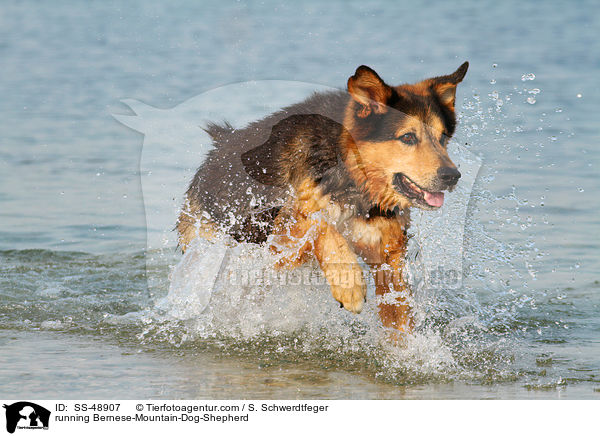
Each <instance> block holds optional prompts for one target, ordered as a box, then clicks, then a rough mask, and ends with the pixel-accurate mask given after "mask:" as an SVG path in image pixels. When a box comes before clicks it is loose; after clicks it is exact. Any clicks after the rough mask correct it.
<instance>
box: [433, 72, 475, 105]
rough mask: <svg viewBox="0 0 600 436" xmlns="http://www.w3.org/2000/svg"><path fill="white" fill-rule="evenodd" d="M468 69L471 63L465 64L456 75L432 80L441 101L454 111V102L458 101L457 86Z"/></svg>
mask: <svg viewBox="0 0 600 436" xmlns="http://www.w3.org/2000/svg"><path fill="white" fill-rule="evenodd" d="M468 68H469V63H468V62H465V63H464V64H462V65H461V66H460V67H458V70H456V71H455V72H454V73H452V74H449V75H447V76H440V77H435V78H434V79H432V82H433V89H434V90H435V92H436V93H437V94H438V95H439V96H440V100H441V101H442V103H444V104H445V105H447V106H449V107H451V108H452V109H454V100H455V99H456V85H458V84H459V83H460V82H462V79H464V77H465V74H467V69H468Z"/></svg>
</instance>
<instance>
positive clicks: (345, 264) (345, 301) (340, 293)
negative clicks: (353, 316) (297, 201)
mask: <svg viewBox="0 0 600 436" xmlns="http://www.w3.org/2000/svg"><path fill="white" fill-rule="evenodd" d="M314 254H315V257H316V258H317V260H318V261H319V264H320V265H321V269H322V270H323V273H324V274H325V278H326V279H327V282H328V283H329V286H330V287H331V293H332V295H333V298H335V299H336V300H337V301H339V302H340V303H341V304H342V305H343V306H344V308H345V309H347V310H349V311H350V312H354V313H360V311H361V310H362V308H363V303H364V301H365V297H366V295H367V287H366V285H365V281H364V280H363V276H362V269H361V267H360V265H359V264H358V257H357V256H356V254H355V253H354V251H352V248H350V246H349V245H348V242H347V241H346V239H344V237H343V236H342V235H341V234H340V233H339V232H338V231H337V230H336V229H335V228H333V227H332V226H330V225H328V224H320V225H319V228H318V233H317V235H316V238H315V246H314Z"/></svg>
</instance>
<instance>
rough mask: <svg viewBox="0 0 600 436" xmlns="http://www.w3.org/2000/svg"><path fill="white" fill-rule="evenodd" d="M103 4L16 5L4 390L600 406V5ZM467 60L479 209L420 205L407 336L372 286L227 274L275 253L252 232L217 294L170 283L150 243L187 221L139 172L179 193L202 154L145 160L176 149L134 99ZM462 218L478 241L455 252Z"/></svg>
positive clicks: (394, 74)
mask: <svg viewBox="0 0 600 436" xmlns="http://www.w3.org/2000/svg"><path fill="white" fill-rule="evenodd" d="M87 7H88V8H89V9H85V10H84V8H83V6H73V5H72V4H67V3H64V4H61V3H54V4H52V5H50V4H37V3H33V2H19V3H12V4H6V5H4V6H3V13H2V15H0V21H1V22H2V25H1V26H0V34H1V38H0V41H2V42H1V43H0V58H1V59H2V66H3V74H2V77H1V78H0V83H2V84H3V85H4V86H3V88H4V89H5V92H4V93H3V98H2V99H0V114H1V115H2V116H0V131H1V132H2V139H1V146H0V181H1V183H0V202H1V204H2V206H1V208H0V343H1V344H2V345H1V347H2V350H3V352H2V353H1V355H0V363H2V364H1V365H0V367H2V370H1V372H0V386H2V388H0V397H15V398H16V397H33V398H35V397H45V398H81V397H88V398H91V397H93V398H114V397H118V398H144V397H163V398H410V399H413V398H506V399H508V398H598V395H600V394H599V391H600V340H599V337H600V321H599V316H598V315H599V314H600V309H599V308H600V296H599V291H600V278H599V275H598V272H599V271H600V262H599V257H598V253H597V247H598V245H599V244H598V243H599V242H600V241H599V239H598V234H599V233H598V224H599V218H598V217H599V214H598V211H599V200H598V196H597V195H596V194H595V193H596V191H597V188H598V176H597V173H598V170H597V168H598V163H599V157H600V152H599V151H598V147H597V146H596V145H597V144H598V140H599V139H600V138H599V135H598V127H599V124H598V121H597V113H598V104H597V102H598V101H599V100H598V98H599V97H600V95H599V94H600V90H599V88H598V86H597V85H596V80H597V79H596V75H597V74H596V73H597V71H598V67H599V66H600V65H599V59H600V56H599V55H600V43H599V42H598V40H597V37H596V35H595V32H594V30H595V29H597V28H598V24H600V23H599V21H600V11H599V8H598V7H597V6H596V5H594V4H593V3H592V2H590V3H589V4H586V3H579V4H578V6H576V7H571V8H569V9H568V10H565V9H564V8H561V7H557V5H553V4H551V2H550V3H547V4H546V3H545V4H543V5H542V4H538V5H533V4H531V5H527V4H522V3H517V2H515V3H503V4H501V5H500V4H497V3H494V2H480V3H478V4H477V5H473V4H467V3H464V4H463V3H461V2H453V3H452V4H448V3H447V2H446V3H444V2H439V4H436V5H432V6H431V7H428V8H427V10H424V9H418V7H417V6H402V7H397V9H393V8H391V7H390V6H386V5H384V4H383V3H378V2H356V3H350V5H349V6H346V5H342V3H341V2H340V3H339V4H338V3H333V4H331V5H329V6H328V7H327V8H325V7H324V6H321V5H320V4H318V3H317V2H303V5H302V6H300V5H296V6H292V5H281V4H279V3H276V2H265V3H260V4H249V5H245V6H244V5H240V4H237V3H231V4H221V6H219V7H216V6H211V7H207V6H202V7H199V6H193V5H192V4H190V5H189V8H183V7H182V8H180V9H172V8H171V9H167V8H165V7H163V6H160V5H159V4H158V2H156V3H154V2H140V3H139V4H130V5H128V6H127V7H124V6H118V5H116V4H112V3H102V4H100V3H98V4H92V5H89V6H87ZM407 16H410V17H411V19H410V23H411V25H412V26H413V27H414V28H413V29H412V30H411V32H410V34H409V33H408V32H405V31H403V30H402V28H401V26H398V25H397V23H399V22H404V23H405V22H406V17H407ZM333 17H335V19H334V18H333ZM449 23H451V25H449ZM350 28H351V29H352V31H351V32H349V31H348V29H350ZM375 30H377V31H375ZM416 35H418V36H416ZM465 59H468V60H469V61H470V63H471V67H470V71H469V72H468V74H467V77H466V79H465V82H464V83H463V84H461V86H460V87H459V91H458V99H457V111H458V113H459V117H460V121H459V123H460V124H459V128H458V130H457V133H456V135H455V138H454V140H453V141H452V143H451V145H450V147H451V148H452V149H453V150H454V151H453V152H454V153H455V154H456V155H457V156H458V157H459V158H467V157H469V156H471V155H476V156H478V157H479V159H480V160H481V168H480V169H479V172H478V173H477V178H476V183H475V186H474V189H473V191H472V192H470V191H468V190H466V189H464V190H462V191H461V190H458V191H457V192H456V193H454V194H451V195H454V197H451V198H453V199H454V200H462V201H466V202H467V203H468V211H467V217H466V222H464V223H462V222H460V221H457V220H456V217H455V219H454V220H453V218H452V216H451V214H450V213H449V211H450V209H448V214H445V213H444V212H441V213H440V215H439V216H434V215H428V216H425V217H419V216H418V214H417V213H415V216H414V218H415V219H414V222H415V224H414V226H413V229H412V230H411V232H412V234H413V239H412V242H411V244H412V245H411V256H412V257H411V259H412V260H411V262H410V264H409V267H408V268H409V271H408V273H409V277H410V279H411V283H412V284H413V288H414V289H415V293H416V295H417V297H416V301H415V305H416V307H417V313H418V320H419V325H418V328H417V331H416V333H415V335H413V336H411V337H410V338H408V339H407V341H406V343H405V344H403V345H402V346H400V347H390V346H389V345H388V344H386V342H385V340H383V338H384V337H385V333H384V332H383V331H382V330H381V328H380V327H379V325H378V322H377V317H376V315H375V312H374V309H375V307H374V302H373V298H370V299H369V301H368V302H367V306H366V308H365V310H364V311H363V313H361V314H360V315H359V316H353V315H350V314H349V313H346V312H344V311H342V310H340V309H339V306H338V305H337V304H335V302H334V301H333V300H332V299H331V297H330V296H329V294H328V292H329V291H328V290H327V289H326V287H324V286H323V285H322V283H320V284H316V285H311V286H310V291H311V292H310V293H308V292H307V286H303V285H293V284H290V283H288V284H287V285H283V286H282V285H278V284H277V283H272V284H267V285H265V284H263V283H261V284H254V285H248V284H245V285H240V286H228V282H227V281H226V280H225V279H226V278H227V277H231V274H232V268H231V267H233V269H235V268H242V269H243V268H245V269H247V270H251V269H252V270H261V271H262V269H263V268H264V267H265V265H268V255H266V254H265V253H264V252H263V251H261V249H257V248H256V247H251V246H238V247H234V248H233V249H230V251H229V253H230V257H229V263H228V264H226V265H229V266H230V269H229V270H227V268H225V269H224V270H223V274H224V276H223V277H225V279H223V278H222V279H221V281H220V282H215V284H214V286H213V285H211V286H205V285H204V283H202V277H192V278H188V279H187V281H185V280H184V283H185V284H187V285H189V286H188V287H187V288H185V289H183V290H181V289H179V291H177V289H175V290H173V289H172V290H171V293H169V274H170V273H171V274H175V275H176V274H177V270H173V269H172V268H173V267H174V266H175V265H177V264H178V263H179V262H180V259H181V256H180V255H179V254H177V252H176V251H175V250H174V248H173V247H172V246H167V247H161V248H160V249H159V248H155V247H151V249H149V250H146V247H147V245H146V244H147V236H148V240H150V239H151V236H152V235H163V234H167V235H168V234H170V232H169V230H170V228H169V227H167V228H160V226H161V225H162V224H161V225H159V224H157V223H162V221H161V220H157V219H155V218H156V217H154V216H149V217H146V216H145V211H146V212H148V211H150V210H152V205H153V204H154V203H153V201H155V200H157V199H156V198H154V197H153V195H155V194H156V193H158V192H160V190H156V191H151V192H152V195H151V196H149V195H148V192H150V191H148V190H147V189H146V187H147V186H148V185H145V186H144V192H145V194H146V197H143V196H142V182H141V180H142V178H143V177H145V179H144V180H146V181H147V180H148V179H150V180H152V179H154V180H156V181H157V185H160V183H158V181H159V180H163V179H162V178H164V179H165V180H170V182H169V183H172V186H175V188H171V185H169V192H170V193H171V192H172V197H171V198H170V199H169V201H171V200H172V199H173V198H174V199H177V198H178V197H179V196H180V195H181V194H182V193H183V191H184V189H185V187H186V183H187V181H188V180H189V177H190V174H191V173H192V172H193V170H194V168H195V167H196V165H197V163H198V162H195V161H184V162H175V161H174V160H173V158H172V156H171V154H170V153H164V154H163V155H162V156H161V155H160V154H159V155H158V159H155V160H154V161H153V166H152V168H151V169H152V170H153V171H154V172H153V175H148V174H147V173H143V172H142V171H140V162H141V163H142V169H144V167H143V165H144V164H145V161H144V157H148V156H149V154H148V153H149V152H150V150H159V151H160V149H152V148H151V145H152V144H151V142H150V141H149V139H151V138H150V136H149V135H147V136H146V138H144V140H143V139H142V137H141V136H140V135H139V134H138V133H135V132H133V131H132V130H130V129H127V128H126V127H124V126H122V125H121V124H119V123H118V122H116V121H115V120H114V119H113V118H112V117H111V114H113V113H122V114H126V115H131V112H130V111H129V109H127V108H126V107H124V106H123V105H122V104H121V103H119V100H121V99H123V98H132V99H136V100H140V101H143V102H145V103H147V104H149V105H152V106H157V107H160V108H171V107H174V106H178V105H180V106H179V107H182V106H185V105H182V103H185V102H189V101H192V100H190V99H192V98H193V97H195V96H198V95H199V94H202V93H204V92H205V91H208V90H210V89H213V88H217V87H219V86H223V85H226V84H231V83H234V82H240V81H247V80H261V79H283V80H297V81H300V82H304V83H317V84H319V85H328V86H335V87H339V86H343V85H344V83H345V81H346V79H347V77H348V76H349V75H350V74H351V73H352V72H353V71H354V69H355V68H356V66H358V65H360V64H367V65H371V66H373V67H374V68H376V69H377V71H378V72H379V73H380V74H381V75H382V76H383V77H384V78H386V79H388V80H389V81H390V82H393V83H396V82H402V81H413V80H417V79H420V78H423V77H425V76H427V75H437V74H442V73H447V72H450V71H452V70H453V69H455V68H456V67H457V66H458V65H459V64H460V63H462V61H463V60H465ZM532 74H533V75H532ZM316 87H317V85H315V88H316ZM226 89H227V88H226ZM238 98H240V96H239V95H238ZM197 101H199V100H197ZM232 106H233V109H232V112H233V113H232V116H234V117H235V116H239V117H240V118H243V117H244V116H246V115H247V114H248V113H250V114H252V113H256V115H257V116H259V114H260V113H261V108H258V107H257V108H247V107H245V108H243V110H242V108H236V106H235V104H232ZM187 107H189V104H188V106H187ZM263 109H264V108H263ZM459 145H460V146H461V147H460V148H459ZM142 146H143V150H142ZM140 156H141V158H140ZM152 156H154V155H152ZM177 186H179V188H177ZM173 201H174V203H176V201H175V200H173ZM144 204H146V210H144ZM449 204H452V203H449ZM173 212H176V211H167V212H166V215H165V216H168V214H169V213H173ZM444 220H446V221H444ZM447 220H450V221H447ZM166 222H170V221H169V219H167V220H166ZM436 223H437V224H438V225H436ZM440 223H449V224H448V226H446V227H445V228H441V229H440V227H442V226H440V225H439V224H440ZM146 224H148V226H149V227H148V231H146ZM432 225H433V227H434V228H436V229H437V231H438V233H436V234H435V236H434V237H432V238H431V239H430V240H427V239H426V238H424V235H423V234H424V233H425V229H427V228H429V227H427V226H432ZM163 227H164V226H163ZM463 228H464V244H463V247H462V248H461V250H462V251H461V253H460V254H459V256H455V253H446V252H444V251H443V250H440V248H439V246H440V244H439V243H440V242H441V241H444V240H446V238H448V237H449V236H450V235H452V234H454V233H455V232H456V231H457V230H459V229H460V230H462V229H463ZM436 246H438V248H436ZM213 248H214V247H213ZM203 250H204V251H203ZM206 250H207V247H198V253H199V254H200V258H201V259H202V260H201V262H206V259H205V257H204V256H202V253H205V252H206ZM417 251H418V252H419V253H420V254H419V255H418V256H417V255H416V253H417ZM458 258H460V262H459V263H460V265H461V267H462V272H463V274H462V277H461V280H460V286H459V287H449V286H432V283H433V282H432V280H433V278H432V277H431V276H430V273H431V270H430V269H429V268H428V267H427V265H429V263H428V262H430V261H431V259H436V261H439V259H445V260H446V261H448V262H453V264H457V262H458V260H457V259H458ZM204 267H207V265H206V264H204ZM303 271H304V272H306V271H309V272H314V271H316V269H315V267H314V265H308V266H307V267H306V268H305V269H304V270H303ZM303 271H298V272H296V274H300V275H301V274H302V273H303ZM227 274H230V275H229V276H228V275H227ZM224 280H225V281H224ZM293 283H296V282H293ZM178 292H179V293H178ZM370 292H371V293H372V289H371V290H370ZM207 293H208V294H210V295H209V297H210V298H209V299H208V300H206V299H204V300H203V299H202V298H201V297H202V296H206V295H207ZM190 299H193V301H192V302H193V304H190ZM207 301H208V307H207V308H206V310H202V309H204V305H205V304H206V302H207Z"/></svg>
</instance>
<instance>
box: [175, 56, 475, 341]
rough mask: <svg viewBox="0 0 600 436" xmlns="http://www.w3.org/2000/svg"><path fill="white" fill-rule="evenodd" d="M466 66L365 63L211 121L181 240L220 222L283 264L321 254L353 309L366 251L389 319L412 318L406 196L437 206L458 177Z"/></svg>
mask: <svg viewBox="0 0 600 436" xmlns="http://www.w3.org/2000/svg"><path fill="white" fill-rule="evenodd" d="M467 68H468V63H467V62H465V63H464V64H463V65H461V66H460V68H458V70H456V71H455V72H454V73H452V74H450V75H447V76H440V77H435V78H432V79H427V80H424V81H422V82H419V83H416V84H405V85H400V86H396V87H391V86H388V85H387V84H386V83H385V82H383V80H382V79H381V78H380V77H379V76H378V75H377V73H376V72H375V71H373V70H372V69H370V68H369V67H366V66H361V67H359V68H358V69H357V70H356V72H355V74H354V75H353V76H352V77H350V78H349V79H348V92H343V91H339V92H326V93H318V94H314V95H313V96H312V97H310V98H308V99H307V100H305V101H303V102H301V103H298V104H295V105H292V106H289V107H287V108H285V109H283V110H281V111H279V112H276V113H274V114H272V115H270V116H268V117H266V118H264V119H262V120H260V121H256V122H254V123H251V124H249V125H248V126H247V127H245V128H243V129H240V130H235V129H233V128H232V127H231V126H229V125H227V124H225V125H222V126H220V125H214V124H213V125H209V126H208V128H207V131H208V133H209V134H210V135H211V137H212V138H213V141H214V149H213V150H211V152H210V153H209V154H208V156H207V158H206V161H205V162H204V163H203V164H202V166H201V167H200V168H199V169H198V171H197V173H196V175H195V176H194V179H193V180H192V182H191V184H190V187H189V189H188V191H187V193H186V202H185V205H184V207H183V210H182V212H181V215H180V217H179V220H178V223H177V230H178V232H179V243H180V246H181V247H182V249H183V250H185V249H186V248H187V246H188V245H189V244H190V242H191V241H192V240H193V239H194V238H196V237H198V236H203V237H210V235H212V234H213V233H214V232H219V231H224V232H227V233H229V234H230V235H232V236H233V237H234V238H235V239H236V240H238V241H246V242H253V243H259V244H260V243H265V242H268V243H269V244H270V246H271V249H272V251H273V252H274V253H277V254H278V255H279V261H278V263H277V266H278V267H294V266H297V265H300V264H302V263H303V262H305V261H306V260H307V259H309V258H310V257H311V256H314V257H315V258H316V259H317V261H318V262H319V264H320V266H321V269H322V270H323V273H324V274H325V277H326V278H327V281H328V283H329V285H330V287H331V292H332V294H333V297H334V298H335V299H336V300H338V301H339V302H340V303H341V304H342V305H343V307H345V308H346V309H348V310H350V311H352V312H357V313H358V312H360V311H361V309H362V306H363V302H364V299H365V296H366V287H365V279H364V277H363V271H362V270H361V268H360V266H359V263H358V260H359V257H361V258H363V259H364V261H365V262H366V263H367V264H368V265H369V266H370V269H371V272H372V274H374V277H375V284H376V294H377V295H378V306H379V311H380V316H381V320H382V322H383V325H384V326H386V327H393V328H396V329H398V330H401V331H408V330H410V329H411V327H412V317H411V315H410V307H409V304H408V303H407V301H406V298H407V296H408V292H409V291H408V289H407V287H406V285H405V283H404V281H403V279H402V274H401V271H402V267H403V262H404V255H405V250H406V242H407V236H406V230H407V228H408V226H409V221H410V211H409V208H410V207H411V206H416V207H421V208H424V209H435V208H437V207H439V206H440V205H441V204H440V201H441V202H443V194H441V191H443V190H452V189H453V187H454V186H455V185H456V182H457V181H458V178H459V177H460V173H459V172H458V171H457V169H456V166H455V165H454V164H453V163H452V161H451V160H450V158H449V157H448V153H447V150H446V144H447V141H448V139H449V138H450V137H451V136H452V134H453V133H454V130H455V126H456V117H455V113H454V101H455V92H456V86H457V84H458V83H459V82H461V81H462V79H463V77H464V75H465V74H466V71H467ZM432 204H433V205H432ZM348 278H352V280H350V281H348Z"/></svg>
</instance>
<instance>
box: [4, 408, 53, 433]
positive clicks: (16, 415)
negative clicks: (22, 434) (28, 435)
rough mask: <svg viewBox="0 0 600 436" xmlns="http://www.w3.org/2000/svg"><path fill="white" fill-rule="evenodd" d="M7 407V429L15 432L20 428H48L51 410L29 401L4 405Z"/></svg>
mask: <svg viewBox="0 0 600 436" xmlns="http://www.w3.org/2000/svg"><path fill="white" fill-rule="evenodd" d="M4 408H5V409H6V431H8V432H9V433H14V432H15V430H16V429H17V428H19V429H30V430H31V429H44V430H47V429H48V424H49V423H50V411H49V410H48V409H46V408H44V407H42V406H39V405H37V404H35V403H30V402H28V401H19V402H17V403H13V404H11V405H8V406H7V405H6V404H5V405H4Z"/></svg>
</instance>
